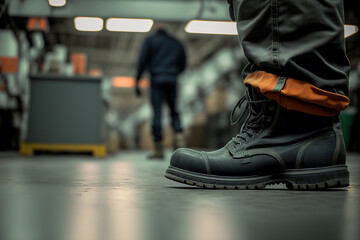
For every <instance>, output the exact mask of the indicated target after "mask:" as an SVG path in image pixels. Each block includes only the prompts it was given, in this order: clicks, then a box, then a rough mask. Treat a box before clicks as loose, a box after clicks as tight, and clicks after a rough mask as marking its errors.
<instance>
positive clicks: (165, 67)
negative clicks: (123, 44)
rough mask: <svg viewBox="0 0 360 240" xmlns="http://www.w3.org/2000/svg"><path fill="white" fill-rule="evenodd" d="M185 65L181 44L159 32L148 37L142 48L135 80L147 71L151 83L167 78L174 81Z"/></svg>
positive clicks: (161, 31) (163, 32) (162, 31)
mask: <svg viewBox="0 0 360 240" xmlns="http://www.w3.org/2000/svg"><path fill="white" fill-rule="evenodd" d="M185 65H186V55H185V50H184V47H183V46H182V44H181V43H180V42H179V41H178V40H176V39H175V38H173V37H171V36H170V35H168V34H167V33H166V32H165V31H164V30H159V31H158V32H157V33H155V34H154V35H152V36H150V37H148V38H147V39H146V40H145V42H144V44H143V46H142V49H141V53H140V56H139V60H138V64H137V75H136V79H137V80H139V79H140V78H141V76H142V74H143V72H144V71H145V70H147V69H148V70H149V72H150V74H151V81H156V80H157V79H159V80H160V79H164V78H169V77H170V79H171V78H172V79H176V76H177V75H178V74H179V73H181V72H182V71H183V70H184V69H185Z"/></svg>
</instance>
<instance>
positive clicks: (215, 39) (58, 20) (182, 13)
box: [9, 0, 238, 76]
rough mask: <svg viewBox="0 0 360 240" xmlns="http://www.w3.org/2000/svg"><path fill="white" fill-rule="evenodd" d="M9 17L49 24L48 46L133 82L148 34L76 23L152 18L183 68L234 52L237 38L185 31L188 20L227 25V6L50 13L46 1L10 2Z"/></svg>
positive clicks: (157, 1)
mask: <svg viewBox="0 0 360 240" xmlns="http://www.w3.org/2000/svg"><path fill="white" fill-rule="evenodd" d="M9 3H10V4H9V14H10V15H11V16H13V17H14V19H15V21H16V22H17V24H18V26H20V28H25V26H26V21H27V19H28V17H30V16H43V17H46V18H47V19H48V22H49V26H50V28H49V31H48V32H46V33H45V34H44V36H45V40H46V43H47V45H48V46H54V45H55V44H64V45H66V46H67V47H68V51H69V52H83V53H86V54H87V57H88V68H97V69H101V70H102V71H103V73H104V75H109V76H115V75H120V76H134V74H135V66H136V62H137V58H138V54H139V52H140V49H141V46H142V43H143V41H144V39H145V38H146V37H148V36H149V35H151V34H153V31H151V32H150V33H125V32H109V31H107V30H106V29H103V30H102V31H100V32H80V31H77V30H75V27H74V17H76V16H97V17H102V18H103V19H104V20H106V18H108V17H136V18H151V19H154V20H155V21H157V20H161V21H162V22H166V23H167V26H168V27H167V29H168V32H169V33H170V34H172V35H173V36H175V37H176V38H178V39H179V40H180V41H181V42H182V43H183V44H184V47H185V49H186V52H187V61H188V64H187V67H188V68H189V69H191V68H194V67H196V66H199V65H200V64H201V63H203V62H204V61H205V60H206V59H207V58H209V57H210V56H211V55H212V54H214V53H215V52H216V51H217V50H218V49H220V48H222V47H226V46H237V45H238V41H237V36H219V35H203V34H189V33H186V32H185V31H184V27H185V26H186V24H187V22H188V21H189V20H192V19H214V20H229V16H228V6H227V3H226V1H225V0H104V1H94V0H72V1H67V4H66V5H65V6H64V7H62V8H51V7H50V6H49V5H48V2H47V1H46V0H9Z"/></svg>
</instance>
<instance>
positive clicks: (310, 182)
mask: <svg viewBox="0 0 360 240" xmlns="http://www.w3.org/2000/svg"><path fill="white" fill-rule="evenodd" d="M165 177H166V178H168V179H171V180H174V181H177V182H180V183H184V184H188V185H192V186H197V187H200V188H211V189H253V190H254V189H263V188H265V187H266V186H267V185H271V184H279V183H284V184H286V187H287V188H288V189H291V190H321V189H327V188H339V187H347V186H349V171H348V170H347V166H346V165H336V166H330V167H319V168H306V169H292V170H284V171H283V172H281V173H276V174H273V175H254V176H242V177H229V176H217V175H207V174H201V173H195V172H190V171H186V170H182V169H179V168H176V167H172V166H170V167H169V168H168V169H167V171H166V174H165Z"/></svg>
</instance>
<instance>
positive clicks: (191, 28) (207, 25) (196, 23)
mask: <svg viewBox="0 0 360 240" xmlns="http://www.w3.org/2000/svg"><path fill="white" fill-rule="evenodd" d="M185 31H186V32H188V33H202V34H220V35H237V34H238V33H237V28H236V22H230V21H204V20H192V21H190V22H189V23H188V24H187V25H186V27H185Z"/></svg>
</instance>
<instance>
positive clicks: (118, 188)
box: [0, 152, 360, 240]
mask: <svg viewBox="0 0 360 240" xmlns="http://www.w3.org/2000/svg"><path fill="white" fill-rule="evenodd" d="M354 159H355V160H356V159H358V158H357V157H356V158H354ZM166 167H167V162H149V161H146V160H145V155H144V154H142V153H135V152H133V153H129V154H119V155H116V156H114V157H111V158H108V159H102V160H94V159H92V158H88V157H73V158H69V157H68V156H66V157H57V158H54V157H51V156H45V157H34V158H25V159H24V158H21V157H19V158H15V159H12V160H11V161H10V160H9V161H6V160H0V239H1V240H2V239H4V240H49V239H51V240H78V239H86V240H98V239H99V240H162V239H166V240H167V239H170V240H184V239H185V240H212V239H214V240H217V239H221V240H232V239H236V240H241V239H244V240H253V239H254V240H257V239H259V240H260V239H261V240H262V239H267V240H268V239H276V240H278V239H291V240H294V239H295V240H296V239H327V240H332V239H334V240H335V239H344V240H355V239H356V240H357V239H360V233H359V228H358V226H359V223H360V218H359V217H360V213H359V212H360V211H359V210H360V209H359V203H360V180H359V179H360V177H359V176H360V162H359V161H354V160H353V161H351V162H349V168H350V171H351V176H352V177H351V187H350V188H348V189H345V190H331V191H312V192H309V191H304V192H299V191H287V190H283V189H272V190H264V191H255V190H254V191H221V190H215V191H212V190H204V189H196V188H192V187H184V186H182V185H180V184H177V183H175V182H170V181H168V180H167V179H165V178H164V177H163V173H164V171H165V169H166Z"/></svg>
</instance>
